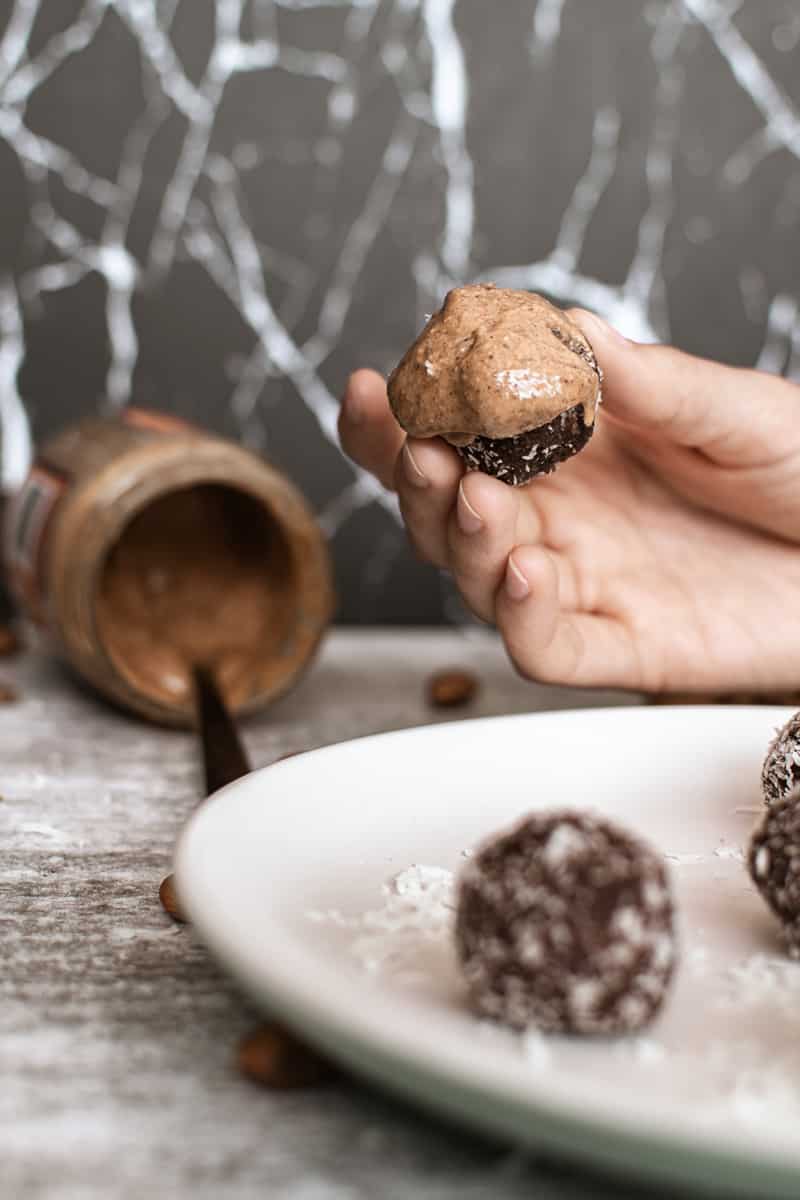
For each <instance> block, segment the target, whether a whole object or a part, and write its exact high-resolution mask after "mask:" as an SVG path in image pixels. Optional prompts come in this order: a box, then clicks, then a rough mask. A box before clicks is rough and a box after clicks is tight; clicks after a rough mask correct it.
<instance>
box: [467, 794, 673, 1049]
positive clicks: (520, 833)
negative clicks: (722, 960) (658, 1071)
mask: <svg viewBox="0 0 800 1200" xmlns="http://www.w3.org/2000/svg"><path fill="white" fill-rule="evenodd" d="M455 937H456V949H457V953H458V956H459V959H460V962H461V966H462V970H463V974H464V978H465V980H466V983H467V987H468V990H469V995H470V998H471V1001H472V1004H473V1007H474V1008H475V1010H476V1011H477V1012H479V1013H480V1014H482V1015H484V1016H488V1017H492V1018H494V1019H496V1020H498V1021H502V1022H504V1023H505V1024H507V1025H510V1026H511V1027H512V1028H515V1029H525V1028H529V1027H533V1028H538V1029H540V1030H543V1031H545V1032H566V1033H584V1034H611V1033H632V1032H634V1031H636V1030H639V1029H642V1028H643V1027H644V1026H645V1025H647V1024H648V1023H649V1022H650V1021H651V1020H652V1019H653V1018H654V1016H655V1015H656V1013H657V1012H658V1010H659V1008H660V1007H661V1004H662V1003H663V1001H664V998H665V995H666V993H667V989H668V986H669V982H670V979H671V977H672V973H673V970H674V966H675V959H676V938H675V932H674V915H673V904H672V898H671V892H670V886H669V879H668V876H667V872H666V868H665V866H664V862H663V858H662V856H660V855H658V854H656V853H655V852H654V851H652V850H651V849H650V848H649V847H647V846H646V845H645V844H644V843H642V842H641V841H639V840H638V839H637V838H635V837H633V836H632V835H630V834H628V833H627V832H626V831H625V830H623V829H620V828H619V827H617V826H615V825H613V824H612V823H611V822H609V821H606V820H604V819H602V818H600V817H596V816H593V815H591V814H588V813H583V812H551V813H535V814H533V815H531V816H529V817H527V818H526V819H525V820H524V821H523V822H522V823H521V824H520V825H518V826H517V827H516V828H515V829H512V830H511V831H510V832H509V833H506V834H503V835H500V836H499V837H497V838H494V839H492V840H491V841H489V842H487V843H486V844H485V845H484V846H483V847H482V848H481V849H480V850H479V852H478V853H477V854H476V855H475V857H474V858H473V859H471V860H470V862H469V863H468V864H467V865H466V866H465V867H464V869H463V872H462V874H461V877H460V880H459V884H458V889H457V912H456V925H455Z"/></svg>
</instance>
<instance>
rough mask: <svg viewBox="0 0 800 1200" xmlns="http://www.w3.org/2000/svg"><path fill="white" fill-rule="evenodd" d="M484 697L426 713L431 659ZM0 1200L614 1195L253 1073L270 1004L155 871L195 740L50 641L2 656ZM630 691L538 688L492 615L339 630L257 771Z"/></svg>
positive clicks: (192, 771)
mask: <svg viewBox="0 0 800 1200" xmlns="http://www.w3.org/2000/svg"><path fill="white" fill-rule="evenodd" d="M448 665H456V666H462V667H467V668H469V669H471V670H474V671H475V672H476V673H477V674H478V676H479V677H480V679H481V684H482V687H481V692H480V696H479V698H478V699H477V700H476V701H475V702H474V703H473V704H472V705H470V707H469V708H467V709H463V710H459V712H458V713H457V714H453V713H443V712H434V711H432V710H431V709H430V708H429V707H428V705H427V703H426V700H425V691H424V684H425V680H426V678H427V676H428V674H429V673H430V672H431V671H432V670H434V669H435V668H437V667H439V666H448ZM0 680H2V681H3V682H13V683H14V684H15V686H16V687H17V688H18V692H19V698H18V701H17V702H16V703H12V704H8V705H6V706H4V707H3V708H2V709H0V855H1V856H2V868H1V869H0V888H2V906H1V907H0V923H1V924H2V941H1V942H0V946H2V950H1V953H2V980H1V983H0V987H1V988H2V1005H0V1079H2V1085H1V1086H0V1195H1V1196H2V1197H3V1200H30V1198H32V1197H47V1200H51V1198H54V1200H92V1198H95V1197H97V1198H99V1197H103V1200H107V1198H108V1197H131V1200H134V1198H135V1200H151V1198H153V1197H169V1198H170V1200H183V1198H184V1197H186V1198H188V1197H192V1198H193V1200H204V1198H206V1197H208V1198H209V1200H212V1198H213V1200H220V1198H222V1197H224V1198H226V1200H227V1198H232V1200H239V1198H241V1200H244V1198H248V1200H249V1198H250V1197H253V1198H255V1197H263V1196H270V1197H272V1196H275V1197H281V1198H283V1197H286V1198H287V1200H323V1198H328V1197H330V1198H331V1200H354V1198H359V1200H360V1198H362V1197H363V1198H364V1200H377V1198H380V1200H394V1198H397V1200H400V1198H403V1200H405V1198H407V1197H436V1198H437V1200H451V1198H452V1200H456V1197H458V1198H459V1200H464V1198H467V1200H469V1198H475V1200H477V1198H478V1197H481V1198H483V1197H488V1196H489V1195H491V1196H493V1197H498V1198H505V1197H508V1198H516V1197H523V1196H525V1197H529V1196H534V1195H535V1196H536V1197H538V1198H539V1200H566V1198H567V1197H569V1198H570V1200H578V1198H582V1197H586V1198H588V1197H592V1198H593V1200H602V1198H603V1197H608V1200H610V1198H611V1197H619V1196H620V1195H621V1194H622V1193H621V1191H620V1188H619V1186H618V1185H616V1184H613V1183H612V1184H610V1185H606V1184H600V1183H598V1182H597V1181H594V1180H586V1179H584V1178H581V1177H573V1176H572V1175H570V1174H569V1172H568V1171H567V1170H565V1169H564V1168H563V1167H550V1166H548V1165H546V1164H541V1163H539V1164H537V1163H534V1162H532V1161H531V1160H530V1159H527V1158H523V1157H521V1156H520V1155H519V1154H516V1153H513V1152H509V1151H508V1150H507V1149H504V1148H498V1147H492V1146H488V1145H482V1144H480V1143H479V1142H478V1141H477V1140H476V1139H475V1137H474V1136H472V1135H467V1134H463V1133H461V1132H459V1131H451V1130H447V1129H445V1128H443V1127H442V1126H439V1125H437V1124H435V1123H434V1122H432V1121H431V1120H430V1119H428V1118H425V1117H423V1116H418V1115H416V1114H414V1113H413V1112H411V1111H410V1110H407V1109H405V1108H402V1107H400V1106H398V1105H396V1104H394V1103H393V1102H391V1101H389V1100H386V1099H384V1098H383V1097H382V1096H379V1095H378V1094H377V1093H375V1092H372V1091H370V1090H369V1089H367V1088H365V1087H364V1086H362V1085H360V1084H356V1083H349V1082H344V1083H341V1084H336V1085H333V1086H328V1087H326V1088H324V1089H320V1090H315V1091H309V1092H304V1093H282V1094H276V1093H272V1092H268V1091H265V1090H263V1089H260V1088H259V1087H257V1086H255V1085H254V1084H252V1083H250V1082H248V1081H247V1080H246V1079H244V1078H242V1077H241V1076H240V1075H239V1074H238V1072H237V1070H236V1068H235V1065H234V1056H235V1047H236V1044H237V1041H238V1039H239V1038H240V1037H241V1036H242V1035H243V1034H244V1033H246V1032H248V1031H249V1030H251V1029H252V1028H253V1027H255V1026H256V1025H257V1024H258V1021H259V1018H258V1015H257V1014H256V1013H254V1012H253V1011H252V1009H251V1008H250V1007H249V1006H248V1004H247V1003H246V1002H245V1001H244V1000H243V999H242V997H241V996H240V995H239V994H237V991H236V989H235V988H234V987H233V985H232V984H231V983H230V982H229V981H228V980H227V979H226V978H225V977H224V976H223V975H222V974H221V972H220V971H219V970H218V969H217V967H216V966H215V965H214V963H213V962H212V961H211V960H210V959H209V958H208V956H207V954H206V953H205V951H204V949H203V948H202V946H200V945H199V944H198V943H197V942H196V941H195V939H194V938H193V935H192V931H191V930H190V929H189V928H187V927H182V926H178V925H175V924H173V922H172V921H171V920H170V919H169V918H168V917H167V916H166V915H165V913H164V912H163V911H162V909H161V907H160V905H159V903H158V899H157V890H158V884H159V881H160V880H161V878H162V876H163V875H164V874H165V873H166V872H167V871H168V869H169V864H170V855H171V851H172V846H173V843H174V841H175V836H176V834H177V833H178V831H179V829H180V828H181V825H182V823H183V821H184V819H185V818H186V816H187V815H188V813H189V812H190V811H191V809H192V807H193V806H194V804H195V802H196V800H197V797H198V796H199V795H200V792H201V775H200V769H199V765H198V753H197V750H196V746H195V742H194V738H193V737H192V736H191V735H188V734H182V733H173V732H167V731H163V730H156V729H152V728H149V727H146V726H143V725H141V724H139V723H137V722H135V721H134V720H132V719H130V718H128V717H126V716H125V715H123V714H119V713H116V712H114V711H111V710H109V709H107V708H105V707H103V706H102V705H101V704H100V703H99V702H98V701H97V700H95V699H94V698H93V697H92V696H90V695H88V694H86V693H85V692H82V691H81V690H79V688H78V687H77V686H76V685H75V683H74V682H73V681H72V679H70V678H68V677H67V676H66V675H65V674H63V673H62V672H61V670H60V669H59V668H58V667H56V666H54V665H53V664H52V663H50V662H49V661H48V660H47V659H45V658H43V657H42V656H41V655H37V654H35V653H29V654H26V655H23V656H21V657H19V658H17V659H15V660H7V661H5V662H2V663H0ZM621 699H623V698H622V697H619V696H616V697H615V696H612V695H603V694H601V693H594V694H590V695H587V694H581V693H577V692H564V691H559V690H557V689H544V688H538V687H534V686H532V685H530V684H526V683H524V682H523V681H522V680H520V679H518V678H517V677H516V676H515V675H514V673H513V672H512V670H511V669H510V667H509V666H508V665H507V664H506V662H505V660H504V657H503V654H502V651H501V648H500V646H499V644H498V642H497V641H496V639H495V638H494V637H493V636H492V635H491V634H489V633H487V632H484V631H477V630H470V631H463V632H457V631H420V632H409V631H405V632H389V631H378V630H359V631H345V630H341V631H337V632H336V633H334V634H333V635H332V636H331V637H330V638H329V640H328V641H327V644H326V646H325V648H324V651H323V653H322V654H321V656H320V659H319V661H318V662H317V664H316V666H315V667H314V668H313V670H312V671H311V672H310V673H309V675H308V676H307V677H306V679H305V680H304V682H303V683H302V684H301V685H300V687H298V688H297V689H296V691H295V692H294V693H293V694H292V695H291V696H290V697H289V698H287V699H286V700H284V701H282V702H281V703H280V704H278V705H277V706H275V707H274V708H273V709H272V710H271V711H270V712H269V713H267V714H265V715H264V716H262V717H261V718H259V719H257V720H253V721H251V722H250V723H249V724H248V725H247V726H246V729H245V737H246V741H247V743H248V747H249V750H250V752H251V755H252V759H253V762H254V764H256V765H263V764H266V763H269V762H271V761H272V760H273V759H275V758H276V757H278V756H279V755H281V754H284V753H286V752H288V751H290V750H304V749H309V748H311V747H315V746H321V745H325V744H328V743H331V742H336V741H339V740H341V739H343V738H348V737H353V736H356V735H360V734H365V733H369V732H373V731H378V730H385V729H397V728H401V727H403V726H409V725H416V724H419V723H422V722H430V721H434V720H442V719H452V716H453V715H463V716H472V715H483V714H489V713H506V712H520V711H526V710H530V709H540V708H553V707H569V706H575V705H579V704H585V703H593V704H601V703H604V702H614V701H615V700H616V701H620V700H621Z"/></svg>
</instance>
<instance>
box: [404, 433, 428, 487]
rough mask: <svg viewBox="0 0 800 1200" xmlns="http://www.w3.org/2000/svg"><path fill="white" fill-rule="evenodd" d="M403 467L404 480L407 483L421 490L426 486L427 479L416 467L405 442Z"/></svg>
mask: <svg viewBox="0 0 800 1200" xmlns="http://www.w3.org/2000/svg"><path fill="white" fill-rule="evenodd" d="M403 467H404V469H405V473H406V479H407V480H408V482H409V483H413V485H414V487H420V488H423V487H427V486H428V480H427V477H426V476H425V475H424V474H423V473H422V471H420V469H419V467H418V466H417V464H416V462H415V460H414V455H413V454H412V453H411V447H410V446H409V444H408V442H406V444H405V446H404V447H403Z"/></svg>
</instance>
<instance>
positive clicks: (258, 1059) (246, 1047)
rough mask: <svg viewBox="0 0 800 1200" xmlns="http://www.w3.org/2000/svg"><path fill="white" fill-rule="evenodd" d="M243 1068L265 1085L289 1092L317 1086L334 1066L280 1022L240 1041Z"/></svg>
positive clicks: (243, 1072) (243, 1071) (239, 1059)
mask: <svg viewBox="0 0 800 1200" xmlns="http://www.w3.org/2000/svg"><path fill="white" fill-rule="evenodd" d="M238 1063H239V1070H240V1071H241V1072H242V1074H243V1075H246V1076H247V1077H248V1079H252V1080H254V1081H255V1082H256V1083H260V1084H262V1085H263V1086H264V1087H270V1088H275V1089H278V1090H283V1091H288V1090H290V1089H292V1088H305V1087H314V1086H315V1085H316V1084H319V1083H324V1082H325V1081H326V1080H327V1079H330V1078H331V1076H332V1075H333V1074H334V1069H333V1067H332V1066H331V1064H330V1063H329V1062H327V1061H326V1060H325V1059H324V1058H320V1057H319V1055H318V1054H316V1053H315V1052H314V1051H313V1050H311V1049H309V1047H308V1046H304V1045H303V1043H302V1042H299V1041H298V1040H297V1038H296V1037H295V1036H294V1035H293V1034H291V1033H289V1032H288V1031H287V1030H285V1029H283V1028H282V1027H281V1026H280V1025H275V1024H270V1025H264V1026H262V1028H261V1029H257V1030H256V1031H255V1032H254V1033H251V1034H249V1035H248V1036H247V1037H245V1038H243V1039H242V1041H241V1042H240V1043H239V1052H238Z"/></svg>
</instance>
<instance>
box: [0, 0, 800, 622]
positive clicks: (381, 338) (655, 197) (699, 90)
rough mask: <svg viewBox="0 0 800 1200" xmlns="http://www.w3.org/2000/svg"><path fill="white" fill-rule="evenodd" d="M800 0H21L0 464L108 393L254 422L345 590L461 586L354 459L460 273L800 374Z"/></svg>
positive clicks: (2, 134)
mask: <svg viewBox="0 0 800 1200" xmlns="http://www.w3.org/2000/svg"><path fill="white" fill-rule="evenodd" d="M799 223H800V4H798V3H796V2H789V0H743V2H738V3H737V2H724V0H674V2H673V0H649V2H647V3H638V2H635V0H538V3H535V2H534V0H494V2H493V3H489V2H488V0H455V2H454V0H350V2H336V0H328V2H327V3H321V2H318V0H241V2H240V0H217V3H216V4H214V3H212V2H211V0H115V2H110V3H103V2H101V0H57V2H56V0H16V3H14V2H12V0H0V417H1V418H2V433H3V448H4V464H3V479H4V484H5V486H6V487H7V488H10V487H13V486H14V484H15V483H16V482H17V481H18V479H19V476H20V474H21V473H22V471H23V470H24V466H25V460H26V456H27V439H28V433H29V431H32V433H33V435H34V436H35V437H37V438H38V437H41V436H42V435H43V434H46V433H47V432H48V431H49V430H51V429H53V428H55V427H56V426H58V425H60V424H62V423H64V422H65V421H67V420H69V419H71V418H73V417H76V416H78V415H79V414H82V413H85V412H87V411H90V410H92V409H94V408H96V407H97V406H99V405H102V404H108V405H111V406H112V407H113V406H121V405H124V404H125V403H127V402H128V401H129V400H135V401H136V402H137V403H140V404H152V405H156V406H161V407H164V408H166V409H170V410H173V411H175V412H178V413H180V414H181V415H183V416H185V417H189V418H191V419H194V420H199V421H202V422H205V423H207V424H209V425H211V426H213V427H215V428H216V429H218V430H220V431H222V432H224V433H227V434H229V435H231V436H233V437H236V438H239V439H241V440H243V441H244V442H246V443H247V444H249V445H251V446H254V447H257V448H259V449H262V450H263V451H264V452H265V453H267V454H268V455H269V456H270V457H271V458H272V459H273V460H274V461H275V462H277V463H278V464H279V465H280V466H282V467H284V468H285V469H286V470H287V471H288V472H289V473H290V474H291V475H292V476H293V477H294V479H295V480H296V481H297V482H298V483H299V484H300V486H301V487H302V488H303V489H304V491H305V492H306V494H307V495H308V496H309V498H310V499H311V501H312V502H313V504H314V505H315V507H316V509H317V511H318V512H319V514H320V519H321V521H322V522H323V525H324V527H325V529H326V530H327V531H328V533H329V534H330V536H331V539H332V545H333V549H334V553H335V557H336V563H337V573H338V579H339V586H340V590H341V592H342V596H343V607H342V614H341V615H342V616H343V617H344V618H345V619H348V620H356V621H374V620H386V621H409V622H418V621H428V620H434V619H437V618H439V617H441V616H442V615H446V616H448V615H449V616H454V615H456V613H457V607H456V606H455V604H454V602H453V600H452V598H451V597H449V596H448V593H447V588H446V585H444V584H443V583H442V581H441V580H440V579H439V578H438V576H437V575H436V573H435V572H434V571H432V570H430V569H428V568H426V567H422V566H421V565H419V564H417V563H416V562H415V561H414V560H413V557H412V556H411V554H410V553H409V552H408V550H407V549H406V547H405V544H404V540H403V535H402V531H401V528H400V526H399V524H398V521H397V517H396V514H395V512H394V509H393V507H392V505H391V503H387V502H386V500H385V498H382V497H380V496H379V495H378V494H377V492H376V489H374V488H373V487H372V485H371V482H370V480H368V479H366V478H364V477H362V476H360V475H359V474H358V473H357V472H356V471H355V470H354V468H353V467H352V466H351V465H350V464H348V463H347V462H346V460H345V459H344V458H343V457H342V456H341V454H340V452H339V450H338V448H337V445H336V437H335V414H336V407H337V403H336V398H337V397H338V395H339V393H340V391H341V388H342V385H343V383H344V380H345V378H346V376H347V373H348V371H349V370H350V369H352V368H353V367H354V366H356V365H358V364H361V363H365V364H370V365H373V366H376V367H378V368H379V369H381V370H386V369H387V368H388V367H390V366H391V365H392V364H393V362H394V361H395V359H396V358H397V357H398V355H399V353H400V352H401V351H402V349H403V348H404V346H405V344H406V343H407V342H408V341H409V340H410V338H411V337H412V336H413V334H414V332H415V331H416V329H417V328H418V326H419V325H420V323H421V321H422V320H423V317H424V314H425V313H427V312H430V311H431V310H432V309H433V308H434V307H436V305H437V304H438V302H439V300H440V299H441V296H442V294H443V292H444V291H445V290H446V288H447V287H448V286H449V285H450V284H451V283H452V282H454V281H460V280H465V279H469V278H476V277H481V276H482V277H485V278H492V279H495V280H497V281H498V282H500V283H506V284H511V285H515V286H520V287H531V288H535V289H536V290H540V291H544V292H545V293H547V294H549V295H551V296H552V297H553V298H555V299H556V300H557V301H559V302H562V303H565V304H566V303H572V302H578V303H581V304H584V305H587V306H590V307H594V308H596V309H597V310H599V311H600V312H601V313H603V314H604V315H605V316H606V317H607V318H609V319H610V320H612V321H614V322H615V323H616V324H618V325H619V327H620V328H622V329H623V330H624V331H625V332H626V333H628V334H629V335H631V336H635V337H641V338H665V339H666V338H669V339H671V340H673V341H675V342H677V343H678V344H679V345H681V346H683V347H685V348H687V349H689V350H692V351H696V352H699V353H703V354H708V355H711V356H714V357H718V358H721V359H724V360H727V361H730V362H736V363H743V364H754V363H757V364H758V365H760V366H762V367H764V368H766V369H769V370H774V371H781V372H784V373H787V374H790V375H793V376H795V377H798V378H800V321H798V300H799V299H800V274H799V273H798V225H799Z"/></svg>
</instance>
